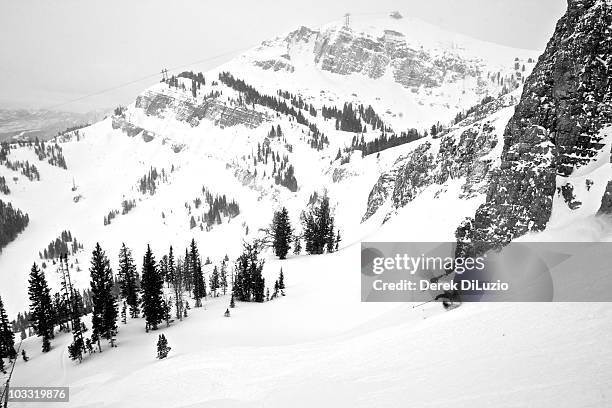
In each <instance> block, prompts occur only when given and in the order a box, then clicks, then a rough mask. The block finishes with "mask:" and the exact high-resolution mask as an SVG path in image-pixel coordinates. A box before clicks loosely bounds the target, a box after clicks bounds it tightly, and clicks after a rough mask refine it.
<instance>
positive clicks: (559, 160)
mask: <svg viewBox="0 0 612 408" xmlns="http://www.w3.org/2000/svg"><path fill="white" fill-rule="evenodd" d="M611 64H612V2H611V1H610V0H569V2H568V10H567V12H566V14H565V15H564V16H563V17H562V18H561V19H560V20H559V22H558V23H557V26H556V29H555V32H554V34H553V36H552V38H551V39H550V41H549V43H548V45H547V47H546V50H545V51H544V53H543V54H542V55H541V57H540V58H539V60H538V62H537V64H536V66H535V68H534V70H533V72H532V74H531V75H530V76H529V77H528V78H527V80H526V81H525V85H524V88H523V94H522V97H521V100H520V102H519V104H518V105H517V107H516V110H515V113H514V116H513V117H512V118H511V119H510V121H509V123H508V125H507V127H506V129H505V132H504V146H503V152H502V158H501V166H500V168H499V170H497V171H495V172H494V173H493V176H492V178H491V182H490V184H489V187H488V192H487V201H486V203H485V204H483V205H482V206H480V207H479V208H478V210H477V211H476V214H475V215H474V217H473V218H470V219H467V220H466V221H465V222H464V223H463V224H462V225H461V226H460V227H459V228H458V229H457V233H456V236H457V239H458V241H459V242H460V243H463V244H462V245H458V251H459V252H481V251H483V250H486V249H488V248H490V247H499V246H502V245H504V244H506V243H508V242H510V241H511V240H512V239H514V238H516V237H518V236H521V235H523V234H525V233H527V232H529V231H541V230H543V229H544V228H545V227H546V224H547V222H548V220H549V219H550V215H551V212H552V204H553V196H554V194H555V191H556V187H557V186H556V183H557V177H566V176H570V175H571V174H572V173H573V172H575V171H576V170H577V169H579V168H581V167H583V166H585V165H588V164H589V163H592V162H593V161H594V160H595V159H596V158H597V156H598V155H600V154H608V153H609V152H603V151H602V148H603V146H604V143H602V142H603V137H604V135H603V134H602V132H601V130H602V129H603V128H604V127H605V126H606V125H608V124H610V123H612V90H611V85H612V79H611V78H612V77H611V71H610V66H611ZM602 207H606V208H608V207H609V206H602Z"/></svg>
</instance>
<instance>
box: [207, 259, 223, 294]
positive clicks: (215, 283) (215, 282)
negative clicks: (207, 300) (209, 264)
mask: <svg viewBox="0 0 612 408" xmlns="http://www.w3.org/2000/svg"><path fill="white" fill-rule="evenodd" d="M219 285H220V282H219V269H217V265H215V267H214V268H213V271H212V273H211V274H210V283H209V287H210V293H211V296H213V297H216V296H217V290H218V289H219Z"/></svg>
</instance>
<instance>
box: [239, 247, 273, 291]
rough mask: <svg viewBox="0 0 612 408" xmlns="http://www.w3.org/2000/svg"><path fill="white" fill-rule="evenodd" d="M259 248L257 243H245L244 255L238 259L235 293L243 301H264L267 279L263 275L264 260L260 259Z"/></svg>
mask: <svg viewBox="0 0 612 408" xmlns="http://www.w3.org/2000/svg"><path fill="white" fill-rule="evenodd" d="M258 255H259V249H258V248H257V245H255V244H249V243H245V244H244V249H243V252H242V255H240V257H239V258H238V260H237V261H236V277H235V279H234V286H233V288H232V289H233V295H235V297H236V299H237V300H239V301H242V302H250V301H254V302H263V301H264V299H265V287H266V285H265V280H264V278H263V277H262V275H261V272H262V270H263V265H264V261H263V260H260V259H258Z"/></svg>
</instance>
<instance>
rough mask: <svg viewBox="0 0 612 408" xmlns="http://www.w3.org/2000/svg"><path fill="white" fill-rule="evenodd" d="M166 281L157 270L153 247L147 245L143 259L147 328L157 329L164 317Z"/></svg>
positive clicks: (143, 301) (142, 286) (143, 293)
mask: <svg viewBox="0 0 612 408" xmlns="http://www.w3.org/2000/svg"><path fill="white" fill-rule="evenodd" d="M163 285H164V281H163V280H162V278H161V275H160V274H159V273H158V271H157V265H156V264H155V257H154V256H153V252H152V251H151V247H150V246H149V245H147V252H146V253H145V256H144V259H143V261H142V282H141V291H142V312H143V314H144V316H145V319H146V328H147V331H148V330H149V329H152V330H157V326H158V325H159V324H160V323H161V322H162V320H163V319H164V307H163Z"/></svg>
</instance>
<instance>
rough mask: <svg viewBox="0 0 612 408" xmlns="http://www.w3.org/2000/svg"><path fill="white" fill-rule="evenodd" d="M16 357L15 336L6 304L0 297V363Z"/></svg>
mask: <svg viewBox="0 0 612 408" xmlns="http://www.w3.org/2000/svg"><path fill="white" fill-rule="evenodd" d="M16 356H17V352H16V351H15V335H14V334H13V330H12V329H11V326H10V323H9V320H8V316H7V314H6V310H4V303H2V298H1V297H0V361H1V360H2V358H4V357H8V358H9V359H11V360H13V359H14V358H15V357H16ZM0 364H1V363H0Z"/></svg>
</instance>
